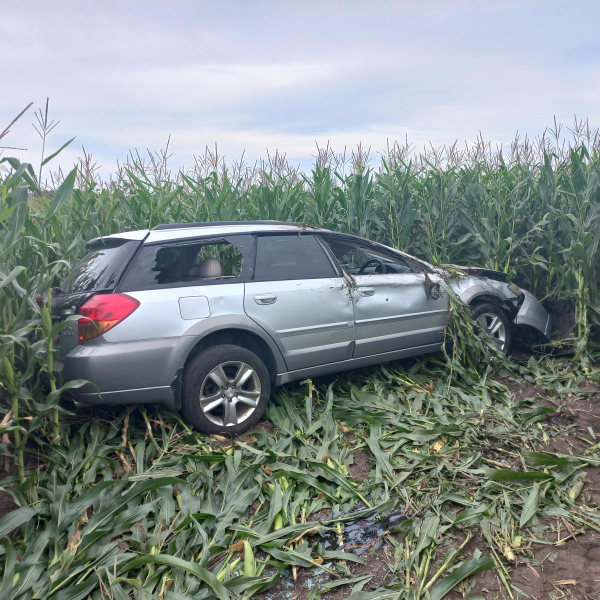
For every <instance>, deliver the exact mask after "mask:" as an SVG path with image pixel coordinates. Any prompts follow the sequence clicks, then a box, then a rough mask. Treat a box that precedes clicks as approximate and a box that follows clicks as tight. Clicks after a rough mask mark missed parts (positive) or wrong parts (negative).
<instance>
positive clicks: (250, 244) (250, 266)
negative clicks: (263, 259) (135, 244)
mask: <svg viewBox="0 0 600 600" xmlns="http://www.w3.org/2000/svg"><path fill="white" fill-rule="evenodd" d="M240 238H242V239H241V240H240V242H239V243H238V244H236V243H234V241H233V240H235V239H238V240H239V239H240ZM223 242H224V243H229V244H231V245H233V246H234V248H235V249H236V250H237V251H239V252H240V254H241V255H242V270H241V271H240V274H239V276H238V277H223V278H216V279H197V280H194V281H182V282H175V283H170V284H164V285H159V284H154V285H151V286H150V285H149V286H140V287H135V288H134V287H131V286H125V285H124V284H126V282H127V276H128V275H129V272H130V271H131V270H132V269H133V266H134V264H135V261H136V259H137V258H138V256H139V254H140V253H141V252H143V250H144V248H148V247H150V246H160V247H162V248H164V247H175V246H188V245H194V244H202V245H210V244H217V243H223ZM255 254H256V246H255V244H254V240H253V235H252V234H251V233H248V232H244V233H233V234H225V235H223V234H221V235H211V236H205V235H202V236H192V237H187V238H179V239H177V240H161V241H156V242H150V243H148V244H142V245H141V246H140V247H139V248H138V250H137V252H136V253H135V254H134V255H133V256H132V258H131V260H130V261H129V264H128V265H127V268H126V269H125V271H124V272H123V274H122V276H121V279H120V281H119V284H118V288H117V291H119V292H124V293H126V292H137V291H140V292H142V291H144V292H145V291H148V290H163V289H164V290H166V289H176V288H189V287H201V286H205V285H232V284H237V283H248V282H249V281H252V278H253V276H254V264H255Z"/></svg>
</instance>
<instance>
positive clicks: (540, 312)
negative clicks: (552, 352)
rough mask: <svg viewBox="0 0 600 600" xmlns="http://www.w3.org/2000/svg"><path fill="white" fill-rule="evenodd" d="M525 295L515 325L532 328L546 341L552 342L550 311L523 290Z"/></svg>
mask: <svg viewBox="0 0 600 600" xmlns="http://www.w3.org/2000/svg"><path fill="white" fill-rule="evenodd" d="M521 291H522V292H523V294H524V295H525V299H524V300H523V304H521V308H520V309H519V312H518V313H517V316H516V317H515V325H517V326H526V327H531V328H533V329H535V330H536V331H538V332H539V333H540V334H541V335H542V336H543V337H544V338H545V339H546V341H550V335H551V333H552V318H551V317H550V315H549V314H548V311H547V310H546V309H545V308H544V307H543V306H542V303H541V302H540V301H539V300H537V299H536V298H535V296H533V294H530V293H529V292H527V291H525V290H521Z"/></svg>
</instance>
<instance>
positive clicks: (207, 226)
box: [86, 220, 434, 270]
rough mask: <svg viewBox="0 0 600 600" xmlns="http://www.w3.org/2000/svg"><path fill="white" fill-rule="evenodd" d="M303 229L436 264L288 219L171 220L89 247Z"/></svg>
mask: <svg viewBox="0 0 600 600" xmlns="http://www.w3.org/2000/svg"><path fill="white" fill-rule="evenodd" d="M301 231H314V232H318V233H323V234H327V235H331V236H335V237H338V238H342V239H346V240H349V241H350V240H351V241H355V242H367V243H370V244H372V245H373V246H374V247H375V248H381V249H384V250H388V251H390V250H391V251H392V252H396V253H398V254H401V255H402V256H404V257H405V258H408V259H410V260H413V261H415V262H418V263H420V264H422V265H423V266H425V267H426V268H428V269H431V270H433V269H434V267H433V266H432V265H430V264H429V263H427V262H426V261H424V260H421V259H418V258H415V257H414V256H411V255H410V254H406V253H405V252H402V251H400V250H395V249H394V248H390V247H388V246H385V245H383V244H380V243H378V242H374V241H372V240H368V239H366V238H361V237H360V236H357V235H353V234H349V233H342V232H339V231H331V230H329V229H321V228H318V227H313V226H311V225H306V224H304V223H291V222H287V221H266V220H265V221H210V222H206V223H172V224H165V225H157V226H156V227H154V228H153V229H137V230H135V231H124V232H122V233H115V234H112V235H107V236H102V237H101V238H96V239H94V240H90V241H89V242H88V243H87V244H86V245H87V246H88V248H89V247H90V246H92V245H93V244H95V243H96V242H98V241H100V240H104V239H106V238H112V239H118V240H135V241H142V243H144V244H152V243H160V242H169V241H172V240H183V239H189V238H197V237H209V236H211V237H212V236H220V235H231V234H234V233H277V232H281V233H293V232H301Z"/></svg>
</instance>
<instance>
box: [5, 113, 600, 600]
mask: <svg viewBox="0 0 600 600" xmlns="http://www.w3.org/2000/svg"><path fill="white" fill-rule="evenodd" d="M39 126H40V132H41V137H42V139H43V140H44V144H45V137H46V135H47V134H48V133H49V131H50V129H51V126H52V123H51V122H49V120H48V116H47V110H46V113H40V115H39ZM5 133H6V132H4V134H0V139H1V138H2V136H3V135H5ZM63 148H64V146H63ZM56 154H58V153H55V154H50V155H48V156H43V155H42V159H41V161H40V165H36V167H35V168H34V167H33V166H32V165H29V164H22V163H21V162H19V160H17V159H15V158H10V157H8V156H0V169H1V171H0V232H1V236H0V340H1V346H0V419H1V423H0V434H1V435H2V443H1V444H0V451H1V452H0V453H1V460H2V462H3V466H5V468H6V470H7V471H8V473H9V474H8V475H7V476H6V478H5V479H4V480H3V482H2V483H1V484H0V489H2V490H3V491H5V492H7V493H8V494H9V495H10V497H11V498H12V500H13V501H14V503H15V505H16V508H15V510H13V511H12V512H9V513H8V514H7V515H6V516H5V517H2V519H0V537H1V538H2V545H1V546H0V572H1V573H2V577H1V583H0V598H10V599H15V600H16V599H21V598H24V599H25V598H27V599H29V598H52V599H55V598H56V599H67V598H68V599H76V598H88V597H90V598H98V599H99V598H115V599H118V600H121V599H123V598H136V599H140V600H145V599H146V598H169V599H171V600H180V599H183V598H198V599H200V598H214V597H218V598H250V597H253V596H261V597H265V598H267V597H269V590H270V589H271V588H272V589H276V587H277V585H280V584H281V581H284V580H296V578H297V576H298V572H299V571H302V570H306V569H310V570H311V573H313V576H314V577H315V578H316V580H317V581H318V582H319V585H316V586H315V587H313V588H312V589H311V591H310V592H309V594H308V596H310V597H311V598H320V597H323V598H326V597H328V596H327V594H329V593H333V592H334V591H336V590H345V589H347V590H348V591H347V596H344V597H348V598H352V599H353V600H369V599H371V598H372V599H375V598H382V599H383V598H390V599H391V598H397V599H399V600H400V599H405V600H409V599H410V600H415V599H418V598H431V599H438V600H439V599H441V598H443V597H444V595H445V594H446V593H447V592H448V591H450V590H451V589H453V588H455V586H459V587H460V586H463V587H462V588H461V589H463V590H466V588H465V587H464V586H465V585H466V583H465V582H466V581H467V580H468V578H469V577H471V576H473V575H476V574H478V573H481V572H483V571H486V570H495V571H496V572H497V574H498V578H499V580H500V581H501V582H502V585H503V594H505V597H508V598H518V597H521V596H520V595H519V591H518V590H517V589H515V587H514V586H513V585H512V584H511V575H510V573H511V567H512V565H513V564H514V562H515V560H516V559H515V555H519V556H521V555H522V557H523V559H526V558H527V551H526V544H525V543H524V541H525V540H526V539H527V538H528V536H529V537H530V538H531V537H532V536H534V534H533V533H532V530H531V529H530V528H531V527H535V526H536V525H539V523H541V522H545V523H548V522H549V523H554V522H557V521H558V520H560V519H563V520H564V521H565V522H567V523H568V526H569V528H570V530H572V531H576V532H579V533H581V532H584V531H587V530H589V529H592V530H596V531H600V512H599V509H600V507H599V506H594V505H593V504H590V503H588V504H581V503H580V502H578V497H579V495H580V493H581V489H582V487H583V483H582V482H583V477H584V476H585V471H584V470H583V469H585V468H590V467H593V466H599V465H600V458H599V445H598V444H597V443H596V441H595V440H594V438H593V437H592V440H591V441H589V440H588V441H589V442H590V443H589V448H588V449H587V450H586V452H585V453H584V452H582V453H581V454H580V455H578V456H572V455H569V456H564V455H562V454H560V453H556V452H553V451H552V445H551V438H552V436H553V435H554V434H556V433H557V432H558V431H559V430H561V427H563V426H562V425H560V424H555V423H553V422H549V421H548V415H549V414H550V413H552V412H553V411H555V410H559V409H560V407H561V406H562V403H563V402H565V397H566V396H568V395H570V396H569V398H571V399H573V398H574V399H577V398H582V397H585V396H586V393H587V392H585V391H582V390H581V388H580V384H581V383H582V382H584V381H588V382H592V381H597V380H598V371H597V369H596V367H595V359H596V358H597V357H598V352H599V350H600V344H599V342H600V292H599V285H600V249H599V242H600V137H599V136H598V133H597V132H590V131H589V130H588V129H587V128H586V127H585V124H584V123H581V122H576V123H575V127H574V128H573V130H572V132H571V135H570V138H569V139H568V140H566V141H563V137H562V130H561V128H560V127H559V126H555V127H554V128H553V129H552V131H551V132H548V133H547V134H546V135H545V136H544V137H543V138H541V139H539V140H537V141H535V142H530V141H528V140H527V139H525V140H521V139H518V138H517V139H516V140H515V142H514V144H513V146H512V148H511V150H510V152H508V153H506V154H503V153H502V152H501V151H494V150H493V149H492V147H491V146H490V145H488V144H486V143H484V142H483V141H481V140H480V141H479V142H478V143H476V144H475V145H473V146H468V147H465V149H464V150H461V149H459V148H458V147H457V146H453V147H450V148H443V149H440V150H437V149H430V150H426V151H423V152H421V153H419V152H417V151H415V150H414V149H413V148H412V147H410V146H409V145H399V144H394V145H391V146H389V147H388V148H387V149H386V150H385V152H383V153H382V154H381V158H380V165H379V166H377V167H374V166H372V164H373V162H372V160H371V157H370V155H369V152H368V151H365V150H364V149H363V148H361V147H359V148H358V149H357V150H356V151H354V152H352V153H351V154H349V155H348V156H346V155H345V154H336V153H335V152H333V151H331V150H330V149H329V148H322V149H317V152H316V156H315V161H314V165H313V168H312V170H311V172H310V173H306V172H301V171H300V170H298V169H296V168H294V167H293V166H291V165H290V164H289V163H288V162H287V161H286V159H285V157H284V156H281V155H280V154H275V155H271V156H269V157H268V159H267V160H265V161H260V162H258V163H257V164H255V165H247V164H245V163H244V162H243V161H239V162H232V163H226V162H225V160H224V159H223V158H222V157H221V156H219V154H218V152H217V150H216V149H215V150H214V151H209V150H207V151H206V152H205V153H204V154H203V155H201V156H199V157H197V158H196V160H195V164H194V165H193V168H192V169H191V170H179V171H176V172H173V171H171V169H170V166H169V151H168V149H167V150H165V151H164V152H159V153H152V152H149V153H147V155H140V154H138V153H135V152H132V153H131V154H130V156H129V158H128V160H127V162H126V163H124V164H123V165H121V166H120V168H119V170H118V171H117V172H116V173H115V174H114V175H113V176H112V177H111V179H110V180H108V181H102V180H100V179H99V177H98V176H97V167H96V165H95V164H94V162H93V159H92V157H91V156H90V155H88V154H86V153H85V151H84V154H83V158H82V159H81V160H80V161H79V163H78V164H77V165H75V166H74V168H73V170H71V171H70V172H68V173H63V172H62V171H60V170H58V171H52V169H53V167H52V160H53V159H54V158H55V156H56ZM247 219H275V220H282V221H294V222H304V223H306V224H309V225H314V226H319V227H324V228H328V229H333V230H339V231H345V232H351V233H355V234H357V235H360V236H363V237H367V238H370V239H374V240H377V241H379V242H382V243H384V244H387V245H390V246H393V247H395V248H399V249H401V250H403V251H405V252H408V253H410V254H413V255H415V256H418V257H420V258H423V259H425V260H427V261H429V262H431V263H433V264H457V265H477V266H484V267H488V268H491V269H497V270H500V271H504V272H505V273H507V274H508V277H509V279H511V280H513V281H515V282H516V283H517V284H518V285H519V286H521V287H523V288H525V289H528V290H530V291H531V292H533V293H534V294H536V295H537V297H538V298H539V299H542V300H543V301H544V302H545V303H546V305H547V306H548V308H549V310H550V311H555V312H557V314H558V316H559V317H560V318H562V319H563V321H565V322H566V323H567V325H568V326H567V327H565V328H564V331H563V332H562V333H561V335H560V337H559V339H557V340H556V342H555V344H554V346H555V347H554V349H553V352H554V353H555V355H560V357H562V358H556V356H555V357H554V358H553V357H549V356H538V357H532V358H530V359H529V360H528V361H527V362H521V363H515V362H512V361H511V360H504V361H503V360H500V359H497V360H493V361H483V360H482V361H481V364H480V366H479V367H478V368H477V367H476V368H472V367H468V366H466V365H465V364H463V363H461V362H460V361H454V360H452V358H451V357H447V358H446V359H445V360H444V359H443V358H440V357H437V358H436V357H434V358H429V359H425V360H419V361H416V360H410V361H404V362H403V363H394V364H392V365H385V366H382V367H379V368H376V369H367V370H364V371H361V372H356V373H351V374H349V375H344V376H340V377H338V378H335V379H334V378H325V379H324V380H323V381H320V382H311V381H309V382H304V383H302V384H299V385H295V386H288V387H285V388H283V389H282V390H280V391H278V392H277V393H276V395H275V398H274V400H276V402H274V403H272V404H271V406H270V408H269V409H268V413H267V414H268V418H269V419H270V420H271V422H272V423H273V426H274V430H273V431H270V430H268V429H267V430H259V431H258V432H256V433H254V434H252V435H251V436H249V437H248V436H247V437H245V438H243V439H240V440H226V439H219V438H218V437H215V436H212V437H207V436H202V435H200V434H197V433H195V432H194V431H192V430H190V428H189V427H188V426H187V425H186V424H185V423H184V422H182V420H181V419H180V417H179V416H178V415H176V414H174V413H170V412H168V411H166V410H160V409H158V410H155V409H150V407H148V408H147V409H143V408H142V409H136V410H135V411H133V412H131V411H130V410H129V409H127V410H126V409H123V410H120V409H112V410H100V409H97V410H95V411H92V410H78V411H73V410H72V408H71V407H70V406H69V405H68V404H65V403H64V402H63V401H62V400H61V395H62V393H63V392H64V391H66V389H67V388H68V387H69V386H76V385H80V382H71V383H70V384H67V385H63V382H62V381H60V379H59V378H57V377H55V375H54V368H53V367H54V360H55V356H54V355H55V352H54V349H53V339H54V337H55V336H56V334H57V333H58V328H59V327H60V325H53V323H52V321H51V318H50V314H49V310H48V306H49V303H50V302H51V296H52V287H53V286H57V285H59V283H60V281H61V279H62V278H63V277H64V276H65V275H66V273H67V272H68V271H69V268H70V266H72V265H73V264H74V263H75V262H76V261H77V260H78V259H80V258H81V257H82V256H83V254H84V253H85V249H84V245H85V242H86V241H88V240H89V239H91V238H94V237H98V236H100V235H107V234H110V233H116V232H120V231H124V230H132V229H143V228H151V227H153V226H155V225H158V224H160V223H170V222H203V221H232V220H247ZM558 320H560V319H558ZM494 375H499V376H501V377H503V378H504V383H503V382H502V381H500V380H496V379H494V378H493V376H494ZM509 380H510V381H519V382H529V383H533V384H535V385H536V386H538V387H539V389H542V390H544V393H545V394H546V396H547V398H548V399H549V402H550V403H551V405H552V408H549V407H548V404H546V405H545V406H542V405H539V404H537V402H536V399H535V398H527V399H525V400H521V401H518V402H517V401H516V400H515V399H514V398H513V396H512V395H511V393H510V391H509V389H508V387H507V385H506V381H509ZM588 395H589V394H588ZM484 415H485V416H484ZM357 453H359V454H360V453H362V454H364V455H366V456H367V457H368V461H370V465H371V468H370V470H369V472H368V474H367V475H365V476H361V478H356V477H355V476H353V475H352V473H353V471H352V466H353V464H354V462H355V459H354V457H355V456H357ZM398 511H401V512H402V515H403V520H402V521H401V523H400V524H399V525H395V526H394V527H393V528H391V527H390V529H389V531H388V530H386V532H385V533H386V535H387V539H388V542H389V543H390V544H392V547H393V550H392V554H391V556H390V565H389V568H390V573H391V575H390V578H389V580H388V581H387V582H386V584H385V586H380V587H373V586H369V578H368V577H367V576H357V575H355V572H354V571H353V568H354V567H355V566H356V565H360V564H361V563H362V562H364V561H363V559H362V558H361V557H360V556H357V555H356V554H354V553H352V552H351V551H350V550H344V549H343V548H344V544H343V543H339V542H341V541H343V538H344V531H345V530H344V526H345V524H348V523H349V522H355V521H356V520H357V519H359V518H365V519H366V518H369V517H370V516H372V515H376V517H377V518H378V519H379V518H380V517H382V516H383V517H385V516H386V515H390V514H392V515H393V514H396V513H398ZM323 515H325V516H323ZM405 517H406V518H405ZM559 527H560V525H559ZM388 534H389V535H388ZM474 535H477V536H479V537H481V538H482V539H483V540H484V541H485V544H486V548H487V552H484V553H482V552H481V551H480V550H479V549H476V550H475V551H471V552H470V554H468V549H469V546H467V544H468V541H469V540H470V539H471V538H472V537H473V536H474ZM326 540H329V542H328V544H329V545H328V544H326V543H325V541H326ZM332 540H334V541H335V543H334V542H333V541H332ZM336 548H337V549H336ZM340 548H342V549H340ZM465 549H466V550H465ZM465 552H467V554H465ZM286 578H287V579H286ZM319 578H321V579H319ZM344 586H345V587H344ZM336 597H342V596H336Z"/></svg>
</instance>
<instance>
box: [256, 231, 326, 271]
mask: <svg viewBox="0 0 600 600" xmlns="http://www.w3.org/2000/svg"><path fill="white" fill-rule="evenodd" d="M336 275H337V273H336V272H335V270H334V268H333V265H332V264H331V261H330V260H329V258H328V257H327V255H326V254H325V251H324V250H323V248H322V247H321V244H319V241H318V240H317V239H316V238H315V237H314V236H313V235H310V234H306V235H300V236H298V235H297V234H294V235H266V236H261V237H259V238H258V241H257V246H256V271H255V274H254V279H256V280H257V281H286V280H289V279H322V278H325V277H335V276H336Z"/></svg>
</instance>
